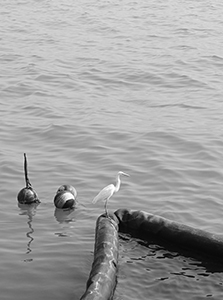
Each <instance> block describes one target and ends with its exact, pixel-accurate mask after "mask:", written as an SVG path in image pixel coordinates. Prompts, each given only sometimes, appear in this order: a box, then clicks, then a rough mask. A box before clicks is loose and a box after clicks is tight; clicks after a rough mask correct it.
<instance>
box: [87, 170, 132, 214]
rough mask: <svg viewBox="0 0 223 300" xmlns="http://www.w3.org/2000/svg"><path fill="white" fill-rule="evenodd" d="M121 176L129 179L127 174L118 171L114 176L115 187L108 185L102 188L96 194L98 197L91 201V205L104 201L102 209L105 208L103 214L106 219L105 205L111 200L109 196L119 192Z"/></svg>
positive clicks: (106, 210)
mask: <svg viewBox="0 0 223 300" xmlns="http://www.w3.org/2000/svg"><path fill="white" fill-rule="evenodd" d="M121 175H124V176H128V177H129V175H128V174H126V173H124V172H122V171H119V172H118V174H117V176H116V185H114V184H109V185H108V186H106V187H104V188H103V189H102V190H101V191H100V192H99V193H98V195H97V196H96V197H95V198H94V199H93V200H92V203H96V202H98V201H105V205H104V208H105V213H106V216H107V217H108V209H107V203H108V200H109V199H110V198H111V196H112V195H113V194H115V193H117V192H118V191H119V189H120V185H121V179H120V176H121Z"/></svg>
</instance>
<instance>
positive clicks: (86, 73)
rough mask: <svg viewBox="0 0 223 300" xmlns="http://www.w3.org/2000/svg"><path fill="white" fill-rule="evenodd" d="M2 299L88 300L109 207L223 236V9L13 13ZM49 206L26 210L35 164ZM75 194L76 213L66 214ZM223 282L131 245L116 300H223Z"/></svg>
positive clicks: (1, 77)
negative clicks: (60, 201) (58, 206)
mask: <svg viewBox="0 0 223 300" xmlns="http://www.w3.org/2000/svg"><path fill="white" fill-rule="evenodd" d="M0 4H1V6H0V19H1V26H0V70H1V72H0V124H1V126H0V143H1V147H0V170H1V174H0V186H1V192H0V226H1V227H0V243H1V247H0V257H1V259H0V266H1V272H0V292H1V300H12V299H16V300H30V299H32V300H39V299H42V300H71V299H73V300H78V299H80V297H81V295H82V294H83V293H84V291H85V285H86V281H87V278H88V275H89V272H90V269H91V264H92V259H93V249H94V231H95V222H96V219H97V217H98V216H99V215H100V214H101V213H103V203H97V204H95V205H93V204H92V203H91V201H92V199H93V198H94V196H95V195H96V194H97V193H98V192H99V191H100V189H102V188H103V187H104V186H105V185H107V184H109V183H112V182H114V179H115V175H116V173H117V172H118V171H119V170H121V171H124V172H126V173H129V174H130V177H129V178H127V177H125V178H123V182H122V185H121V189H120V191H119V192H118V193H117V194H116V195H115V196H114V197H113V198H111V200H110V203H109V205H108V208H109V210H110V211H115V210H117V209H118V208H129V209H137V210H144V211H147V212H150V213H155V214H158V215H160V216H163V217H166V218H168V219H171V220H175V221H178V222H181V223H184V224H187V225H190V226H194V227H197V228H201V229H204V230H207V231H210V232H213V233H216V234H221V233H222V229H223V221H222V214H223V196H222V195H223V184H222V183H223V84H222V83H223V35H222V32H223V21H222V15H223V2H222V1H220V0H215V1H212V0H202V1H190V0H188V1H174V0H169V1H164V0H159V1H157V0H156V1H155V0H150V1H148V0H140V1H139V0H136V1H128V0H122V1H117V0H114V1H109V0H107V1H106V0H105V1H101V0H100V1H93V0H83V1H72V0H66V1H65V0H60V1H59V0H54V1H50V0H42V1H35V0H32V1H26V0H18V1H15V0H10V1H7V0H2V1H1V3H0ZM24 152H26V153H27V157H28V167H29V178H30V181H31V183H32V185H33V187H34V188H35V190H36V191H37V193H38V195H39V197H40V199H41V204H40V205H39V206H38V207H36V208H25V207H19V206H18V204H17V198H16V197H17V193H18V191H19V190H20V189H21V188H23V187H24V185H25V183H24V174H23V153H24ZM65 183H67V184H71V185H74V186H75V188H76V189H77V191H78V201H79V205H78V207H77V208H76V209H75V210H74V211H68V212H61V211H57V210H55V208H54V204H53V198H54V195H55V192H56V190H57V189H58V187H59V186H60V185H62V184H65ZM222 285H223V274H222V272H221V271H219V272H217V271H213V270H211V269H209V268H207V267H205V266H203V265H202V264H201V263H200V262H199V260H196V259H195V258H193V257H190V256H188V257H187V256H184V255H180V254H179V253H177V252H173V251H168V250H167V249H165V248H162V247H158V246H156V245H146V244H143V243H141V242H140V243H139V242H138V241H137V240H135V239H132V238H129V237H120V255H119V273H118V285H117V289H116V292H115V296H114V299H115V300H121V299H122V300H127V299H130V300H133V299H139V300H141V299H153V300H164V299H165V300H175V299H181V300H183V299H191V300H195V299H196V300H199V299H206V298H207V297H208V298H212V299H221V298H222V294H223V286H222Z"/></svg>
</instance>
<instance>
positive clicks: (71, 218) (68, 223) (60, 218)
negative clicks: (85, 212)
mask: <svg viewBox="0 0 223 300" xmlns="http://www.w3.org/2000/svg"><path fill="white" fill-rule="evenodd" d="M75 213H76V209H75V208H71V209H58V208H55V211H54V217H55V219H56V220H57V222H58V223H59V224H60V225H61V227H60V228H61V231H60V232H55V235H57V236H59V237H71V236H72V235H73V231H72V229H73V225H72V224H73V223H74V222H75Z"/></svg>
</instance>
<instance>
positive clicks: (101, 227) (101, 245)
mask: <svg viewBox="0 0 223 300" xmlns="http://www.w3.org/2000/svg"><path fill="white" fill-rule="evenodd" d="M118 245H119V243H118V219H117V218H116V216H115V215H114V214H109V218H107V217H105V216H104V215H101V216H100V217H99V218H98V219H97V223H96V232H95V247H94V261H93V264H92V269H91V272H90V275H89V279H88V281H87V286H86V291H85V293H84V294H83V296H82V297H81V299H80V300H109V299H112V297H113V294H114V290H115V287H116V281H117V267H118Z"/></svg>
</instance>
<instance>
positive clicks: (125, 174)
mask: <svg viewBox="0 0 223 300" xmlns="http://www.w3.org/2000/svg"><path fill="white" fill-rule="evenodd" d="M122 175H124V176H128V177H130V175H129V174H127V173H124V172H122Z"/></svg>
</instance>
